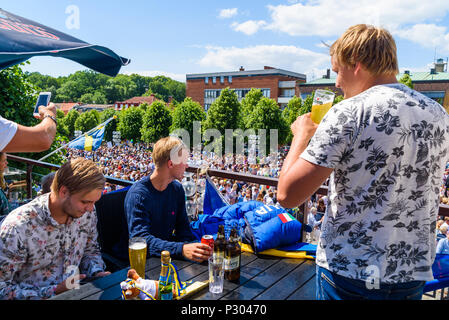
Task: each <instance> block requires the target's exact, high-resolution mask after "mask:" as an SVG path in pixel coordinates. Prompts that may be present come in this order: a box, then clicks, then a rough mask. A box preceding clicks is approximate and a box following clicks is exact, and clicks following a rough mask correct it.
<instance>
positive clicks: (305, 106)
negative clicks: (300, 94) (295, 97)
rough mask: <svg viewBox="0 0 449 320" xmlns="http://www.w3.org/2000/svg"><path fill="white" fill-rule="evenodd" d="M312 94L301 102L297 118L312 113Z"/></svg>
mask: <svg viewBox="0 0 449 320" xmlns="http://www.w3.org/2000/svg"><path fill="white" fill-rule="evenodd" d="M312 103H313V93H312V94H309V95H308V96H307V97H306V98H305V99H304V100H303V101H302V106H301V108H299V113H298V116H302V115H303V114H305V113H309V112H312Z"/></svg>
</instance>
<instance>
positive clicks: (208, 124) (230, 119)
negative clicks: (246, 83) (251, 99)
mask: <svg viewBox="0 0 449 320" xmlns="http://www.w3.org/2000/svg"><path fill="white" fill-rule="evenodd" d="M240 121H241V120H240V103H239V101H238V98H237V95H236V94H235V92H234V91H232V90H231V89H229V88H226V89H223V90H222V91H221V94H220V96H219V97H218V98H217V99H216V100H215V101H214V102H213V103H212V105H211V106H210V108H209V110H208V111H207V117H206V120H205V121H204V130H206V129H217V130H218V131H220V133H221V134H222V135H224V133H225V129H236V128H238V124H239V123H241V122H240Z"/></svg>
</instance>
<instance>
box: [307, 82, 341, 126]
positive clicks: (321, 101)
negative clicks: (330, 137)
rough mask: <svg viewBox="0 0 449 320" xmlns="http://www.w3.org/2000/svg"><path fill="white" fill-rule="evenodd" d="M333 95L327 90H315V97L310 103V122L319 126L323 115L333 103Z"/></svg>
mask: <svg viewBox="0 0 449 320" xmlns="http://www.w3.org/2000/svg"><path fill="white" fill-rule="evenodd" d="M334 97H335V93H333V92H332V91H329V90H322V89H317V90H315V95H314V96H313V103H312V114H311V116H310V117H311V118H312V121H313V122H315V123H316V124H319V123H320V122H321V120H322V119H323V117H324V115H325V114H326V113H327V112H328V111H329V109H330V108H331V107H332V103H333V102H334Z"/></svg>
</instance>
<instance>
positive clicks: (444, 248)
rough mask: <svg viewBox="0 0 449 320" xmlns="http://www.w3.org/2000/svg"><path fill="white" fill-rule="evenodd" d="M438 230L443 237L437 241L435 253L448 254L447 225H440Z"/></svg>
mask: <svg viewBox="0 0 449 320" xmlns="http://www.w3.org/2000/svg"><path fill="white" fill-rule="evenodd" d="M440 231H441V233H442V234H443V235H444V238H442V239H440V240H439V241H438V244H437V249H436V253H442V254H449V233H448V228H447V225H442V226H441V227H440Z"/></svg>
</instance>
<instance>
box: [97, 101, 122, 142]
mask: <svg viewBox="0 0 449 320" xmlns="http://www.w3.org/2000/svg"><path fill="white" fill-rule="evenodd" d="M113 116H116V117H117V118H116V119H113V120H111V121H110V122H109V123H108V124H107V125H106V130H105V132H104V138H105V139H106V141H112V132H114V131H117V125H118V122H119V119H118V117H119V112H118V111H116V110H114V109H113V108H108V109H105V110H103V111H102V112H100V123H103V122H105V121H106V120H108V119H109V118H111V117H113Z"/></svg>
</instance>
